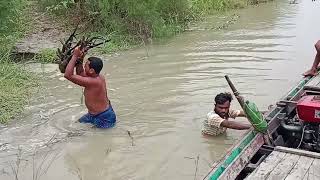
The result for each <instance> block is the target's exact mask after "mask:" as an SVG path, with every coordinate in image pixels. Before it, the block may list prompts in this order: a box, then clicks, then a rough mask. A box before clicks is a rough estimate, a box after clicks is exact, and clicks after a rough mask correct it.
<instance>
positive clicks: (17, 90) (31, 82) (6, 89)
mask: <svg viewBox="0 0 320 180" xmlns="http://www.w3.org/2000/svg"><path fill="white" fill-rule="evenodd" d="M26 5H27V1H24V0H13V1H10V2H5V1H3V2H0V17H1V18H0V123H7V122H8V121H9V120H10V119H12V118H14V117H15V116H16V115H17V114H19V113H20V112H21V111H22V110H23V108H24V106H25V105H26V104H27V102H28V98H29V97H30V95H31V93H32V91H33V90H34V88H33V87H36V86H37V83H38V82H37V78H36V76H35V75H33V74H31V73H30V72H28V71H26V70H25V69H24V66H23V64H14V63H12V59H11V58H10V56H11V50H12V47H13V46H14V44H15V43H16V42H17V40H18V39H20V38H21V37H23V36H24V34H25V32H26V31H27V30H28V25H27V17H26V16H25V12H24V10H23V9H24V8H25V7H26Z"/></svg>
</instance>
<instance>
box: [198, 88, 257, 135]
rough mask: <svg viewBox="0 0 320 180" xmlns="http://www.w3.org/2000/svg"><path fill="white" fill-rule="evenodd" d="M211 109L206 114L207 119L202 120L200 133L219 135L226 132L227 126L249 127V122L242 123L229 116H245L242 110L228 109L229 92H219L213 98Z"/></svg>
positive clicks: (238, 128)
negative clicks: (212, 107) (213, 103)
mask: <svg viewBox="0 0 320 180" xmlns="http://www.w3.org/2000/svg"><path fill="white" fill-rule="evenodd" d="M214 101H215V106H214V109H213V111H210V112H209V113H208V114H207V119H206V120H204V122H203V129H202V134H204V135H213V136H216V135H219V134H222V133H224V132H226V130H227V128H231V129H237V130H244V129H249V128H251V125H250V124H244V123H241V122H237V121H234V120H229V118H233V119H235V118H236V117H245V113H244V112H243V111H242V110H230V103H231V101H232V95H231V94H230V93H220V94H218V95H217V96H216V97H215V99H214Z"/></svg>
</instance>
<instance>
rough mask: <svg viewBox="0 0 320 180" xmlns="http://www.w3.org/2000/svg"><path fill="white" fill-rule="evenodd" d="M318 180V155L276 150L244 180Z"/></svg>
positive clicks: (281, 148)
mask: <svg viewBox="0 0 320 180" xmlns="http://www.w3.org/2000/svg"><path fill="white" fill-rule="evenodd" d="M256 179H259V180H263V179H265V180H278V179H285V180H296V179H303V180H316V179H317V180H319V179H320V153H314V152H309V151H304V150H298V149H291V148H285V147H278V148H276V149H275V150H274V151H273V152H272V153H271V154H270V155H269V156H268V157H267V158H266V159H265V160H264V161H263V162H262V163H261V164H260V165H259V167H258V168H257V169H255V170H254V171H253V172H252V173H251V174H250V175H249V176H248V177H247V178H246V180H256Z"/></svg>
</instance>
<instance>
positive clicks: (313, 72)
mask: <svg viewBox="0 0 320 180" xmlns="http://www.w3.org/2000/svg"><path fill="white" fill-rule="evenodd" d="M314 47H315V48H316V51H317V54H316V56H315V58H314V61H313V64H312V67H311V69H309V70H308V71H307V72H305V73H303V75H304V76H314V75H316V74H317V68H318V65H319V63H320V40H318V42H317V43H316V44H315V45H314Z"/></svg>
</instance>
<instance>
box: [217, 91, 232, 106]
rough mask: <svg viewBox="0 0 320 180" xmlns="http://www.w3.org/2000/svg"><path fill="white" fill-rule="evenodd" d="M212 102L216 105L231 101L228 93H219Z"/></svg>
mask: <svg viewBox="0 0 320 180" xmlns="http://www.w3.org/2000/svg"><path fill="white" fill-rule="evenodd" d="M214 101H215V102H216V104H224V103H225V102H227V101H229V102H231V101H232V95H231V94H230V93H220V94H218V95H217V96H216V97H215V98H214Z"/></svg>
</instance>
